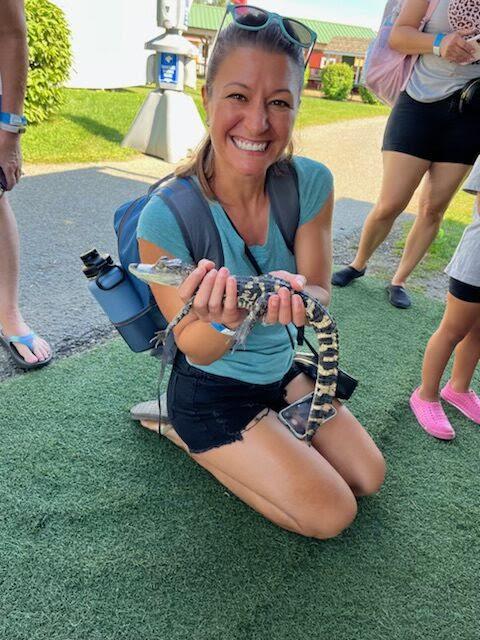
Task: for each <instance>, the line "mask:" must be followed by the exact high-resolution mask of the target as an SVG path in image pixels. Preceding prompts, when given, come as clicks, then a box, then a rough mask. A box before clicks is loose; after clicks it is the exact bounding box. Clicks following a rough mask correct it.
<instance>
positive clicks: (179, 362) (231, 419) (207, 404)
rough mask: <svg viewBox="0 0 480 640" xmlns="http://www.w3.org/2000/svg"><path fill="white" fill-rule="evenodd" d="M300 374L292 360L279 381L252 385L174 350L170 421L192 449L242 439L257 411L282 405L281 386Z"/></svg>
mask: <svg viewBox="0 0 480 640" xmlns="http://www.w3.org/2000/svg"><path fill="white" fill-rule="evenodd" d="M300 373H301V370H300V369H299V368H298V367H297V365H296V364H293V365H292V367H291V369H290V370H289V371H288V372H287V373H286V374H285V376H284V377H283V378H282V379H281V380H279V381H278V382H273V383H271V384H251V383H248V382H242V381H240V380H234V379H233V378H226V377H224V376H217V375H214V374H212V373H207V372H205V371H201V370H200V369H197V368H195V367H192V366H190V365H189V364H188V362H187V361H186V359H185V356H184V355H183V354H182V353H181V352H180V351H179V352H178V354H177V357H176V359H175V363H174V365H173V368H172V373H171V376H170V381H169V384H168V389H167V407H168V415H169V417H170V421H171V423H172V425H173V427H174V429H175V431H176V432H177V433H178V435H179V436H180V437H181V438H182V440H183V441H184V442H185V443H186V444H187V446H188V448H189V450H190V452H191V453H202V452H204V451H208V450H209V449H213V448H214V447H221V446H222V445H224V444H229V443H231V442H235V441H237V440H241V439H242V431H244V429H245V427H246V426H247V425H248V423H249V422H251V421H252V420H253V418H255V416H256V415H258V414H259V413H260V412H261V411H262V410H264V409H266V408H268V409H273V410H274V411H277V412H278V411H279V410H280V409H283V408H284V407H286V406H287V402H286V401H285V393H286V392H285V387H286V386H287V385H288V383H289V382H290V381H291V380H293V378H295V377H296V376H297V375H299V374H300Z"/></svg>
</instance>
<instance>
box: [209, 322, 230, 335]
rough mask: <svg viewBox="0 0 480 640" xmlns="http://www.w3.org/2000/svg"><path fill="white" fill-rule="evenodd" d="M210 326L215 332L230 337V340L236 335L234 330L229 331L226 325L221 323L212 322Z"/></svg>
mask: <svg viewBox="0 0 480 640" xmlns="http://www.w3.org/2000/svg"><path fill="white" fill-rule="evenodd" d="M210 326H211V327H213V328H214V329H215V331H218V333H221V334H222V335H224V336H228V337H229V338H232V337H233V336H234V335H235V331H234V330H233V329H229V328H228V327H226V326H225V325H224V324H220V323H219V322H211V323H210Z"/></svg>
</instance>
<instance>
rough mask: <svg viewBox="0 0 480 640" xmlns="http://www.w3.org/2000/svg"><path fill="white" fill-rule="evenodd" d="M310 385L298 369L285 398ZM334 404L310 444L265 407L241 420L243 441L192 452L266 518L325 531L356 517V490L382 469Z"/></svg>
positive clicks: (375, 484) (300, 529) (305, 531)
mask: <svg viewBox="0 0 480 640" xmlns="http://www.w3.org/2000/svg"><path fill="white" fill-rule="evenodd" d="M302 378H303V380H302ZM311 388H312V383H311V381H310V380H309V379H308V378H305V377H304V376H299V377H298V378H297V379H296V380H294V381H292V383H291V385H289V389H288V400H289V401H293V400H294V399H296V398H298V397H300V396H301V395H304V394H305V393H307V392H308V391H309V390H311ZM337 411H338V413H337V415H336V416H335V417H334V418H332V420H331V421H329V422H328V429H327V424H326V425H324V426H322V427H321V428H320V430H319V432H317V434H316V435H315V437H314V446H312V447H308V446H306V445H305V444H304V443H303V442H300V441H299V440H296V439H295V437H294V436H293V435H292V434H290V432H289V431H288V430H287V429H286V428H285V427H284V426H283V425H282V424H281V423H280V422H279V421H278V419H277V417H276V414H275V413H274V412H272V411H270V412H268V413H267V414H266V415H263V414H262V417H261V418H260V419H255V420H253V421H252V423H250V425H248V426H247V428H246V430H245V432H244V434H243V440H242V441H239V442H234V443H232V444H228V445H224V446H222V447H217V448H214V449H210V450H209V451H206V452H205V453H201V454H191V455H192V458H193V459H194V460H196V461H197V462H198V463H199V464H200V465H201V466H203V467H204V468H205V469H207V470H208V471H209V472H210V473H211V474H212V475H213V476H214V477H215V478H217V480H219V482H221V483H222V484H223V485H224V486H225V487H227V489H229V490H230V491H231V492H232V493H234V494H235V495H237V496H238V497H239V498H240V499H241V500H243V501H244V502H245V503H247V504H248V505H250V506H251V507H253V508H254V509H255V510H257V511H258V512H259V513H261V514H262V515H264V516H265V517H266V518H268V519H269V520H271V521H272V522H274V523H276V524H278V525H279V526H281V527H283V528H285V529H288V530H290V531H294V532H296V533H299V534H301V535H305V536H310V537H316V538H330V537H333V536H335V535H337V534H339V533H340V532H341V531H342V530H343V529H344V528H345V527H347V526H348V525H349V524H350V523H351V522H352V520H353V519H354V517H355V515H356V510H357V507H356V501H355V494H357V495H365V494H367V493H372V492H374V491H377V490H378V488H379V487H380V485H381V484H382V482H383V478H384V473H385V465H384V462H383V458H382V455H381V454H380V452H379V451H378V449H377V448H376V446H375V445H374V443H373V441H372V440H371V439H370V437H369V436H368V435H367V434H366V432H365V431H364V430H363V428H362V427H361V426H360V424H359V423H358V421H356V420H355V418H353V416H351V414H349V412H348V411H347V410H346V409H345V408H344V407H342V406H341V405H340V404H339V403H338V405H337ZM142 424H144V426H148V425H150V426H155V427H156V425H155V423H147V424H145V423H142ZM168 434H171V432H170V431H169V432H168V433H167V437H168ZM177 438H178V436H177ZM180 442H181V441H180ZM177 444H178V443H177ZM182 444H183V446H185V445H184V443H182ZM180 446H181V445H180ZM320 450H324V451H325V454H323V453H320V452H319V451H320ZM327 455H330V456H331V458H332V460H331V461H330V460H328V459H327ZM342 473H344V474H345V477H342ZM349 483H351V487H350V486H349Z"/></svg>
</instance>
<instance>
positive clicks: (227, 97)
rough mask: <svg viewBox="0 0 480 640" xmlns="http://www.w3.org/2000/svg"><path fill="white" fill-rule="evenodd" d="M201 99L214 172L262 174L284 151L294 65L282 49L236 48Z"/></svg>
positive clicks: (294, 92) (294, 104) (295, 90)
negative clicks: (207, 122) (207, 126)
mask: <svg viewBox="0 0 480 640" xmlns="http://www.w3.org/2000/svg"><path fill="white" fill-rule="evenodd" d="M212 84H213V86H212V92H211V95H210V96H207V94H206V90H205V87H204V88H203V101H204V105H205V109H206V111H207V115H208V119H209V122H210V136H211V140H212V146H213V150H214V167H215V173H218V172H222V171H228V172H230V174H232V173H234V174H236V175H242V176H263V175H264V174H265V172H266V171H267V169H268V167H269V166H270V165H272V164H273V163H274V162H275V161H276V160H277V159H278V158H279V157H280V156H281V154H282V153H283V152H284V150H285V148H286V146H287V145H288V142H289V141H290V137H291V134H292V129H293V125H294V122H295V116H296V113H297V110H298V105H299V102H300V97H299V94H300V87H299V78H298V69H296V67H295V65H294V62H293V61H292V60H290V58H289V57H288V56H287V55H285V54H280V53H267V52H265V51H262V50H260V49H256V48H251V47H239V48H237V49H235V50H234V51H232V53H231V54H229V55H228V57H226V58H225V59H224V60H223V62H222V63H221V64H220V66H219V68H218V72H217V75H216V77H215V79H214V81H213V83H212Z"/></svg>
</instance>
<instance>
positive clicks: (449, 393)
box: [440, 380, 480, 424]
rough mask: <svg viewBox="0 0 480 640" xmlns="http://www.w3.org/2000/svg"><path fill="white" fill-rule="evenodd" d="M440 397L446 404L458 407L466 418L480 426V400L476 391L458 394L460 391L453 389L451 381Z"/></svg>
mask: <svg viewBox="0 0 480 640" xmlns="http://www.w3.org/2000/svg"><path fill="white" fill-rule="evenodd" d="M440 395H441V396H442V398H443V399H444V400H445V402H448V404H451V405H452V406H453V407H456V408H457V409H458V410H459V411H461V412H462V413H463V415H464V416H467V418H469V419H470V420H473V422H476V423H477V424H480V398H479V397H478V396H477V394H476V393H475V391H472V390H470V391H467V392H466V393H458V391H454V390H453V389H452V387H451V385H450V380H449V381H448V382H447V384H446V385H445V386H444V387H443V389H442V390H441V391H440Z"/></svg>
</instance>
